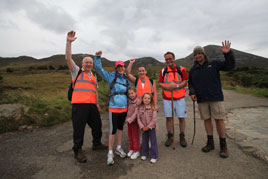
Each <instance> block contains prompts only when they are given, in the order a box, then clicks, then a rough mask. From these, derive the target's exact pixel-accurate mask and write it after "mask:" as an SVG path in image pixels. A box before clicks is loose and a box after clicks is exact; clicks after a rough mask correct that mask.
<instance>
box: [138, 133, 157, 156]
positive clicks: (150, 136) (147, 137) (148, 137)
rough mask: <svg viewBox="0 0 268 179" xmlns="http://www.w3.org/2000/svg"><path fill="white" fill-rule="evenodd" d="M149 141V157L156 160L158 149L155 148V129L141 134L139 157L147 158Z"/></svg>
mask: <svg viewBox="0 0 268 179" xmlns="http://www.w3.org/2000/svg"><path fill="white" fill-rule="evenodd" d="M149 141H150V142H151V157H152V158H153V159H157V158H158V148H157V141H156V133H155V129H151V130H148V131H143V132H142V148H141V156H148V155H149Z"/></svg>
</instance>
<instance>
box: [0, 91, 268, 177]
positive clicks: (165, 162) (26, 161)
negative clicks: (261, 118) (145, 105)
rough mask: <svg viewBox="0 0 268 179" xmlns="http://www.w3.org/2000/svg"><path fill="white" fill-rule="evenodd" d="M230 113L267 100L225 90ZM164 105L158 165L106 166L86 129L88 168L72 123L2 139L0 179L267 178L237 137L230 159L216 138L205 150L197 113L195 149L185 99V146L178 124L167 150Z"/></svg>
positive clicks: (119, 162)
mask: <svg viewBox="0 0 268 179" xmlns="http://www.w3.org/2000/svg"><path fill="white" fill-rule="evenodd" d="M224 93H225V100H226V103H225V106H226V108H227V110H228V111H230V110H232V109H237V108H246V107H258V106H266V107H267V106H268V100H265V99H259V98H255V97H252V96H249V95H244V94H238V93H235V92H233V91H224ZM161 105H162V101H160V103H159V106H160V111H159V114H158V124H159V129H160V130H159V131H158V132H157V137H158V138H157V140H158V147H159V161H158V162H157V163H156V164H151V163H150V162H149V160H147V161H141V160H140V159H137V160H130V159H121V158H119V157H117V156H116V157H115V164H114V165H113V166H107V165H106V154H107V151H93V150H91V142H90V141H91V134H90V133H91V130H90V129H89V128H88V127H87V129H86V134H85V142H84V147H83V149H84V150H85V154H86V156H87V158H88V162H87V163H86V164H80V163H77V162H76V161H75V160H74V158H73V153H72V150H71V147H72V126H71V122H66V123H64V124H61V125H57V126H53V127H51V128H42V129H37V130H35V131H33V132H14V133H7V134H3V135H0V144H1V145H0V178H2V179H4V178H10V179H11V178H12V179H13V178H65V179H66V178H110V179H113V178H135V179H136V178H154V179H156V178H243V179H244V178H254V179H255V178H267V176H268V165H267V163H265V162H264V161H262V160H260V159H257V158H255V157H253V156H252V155H247V154H245V153H244V152H243V151H242V150H241V149H240V148H239V146H238V145H237V143H236V140H235V139H228V141H227V142H228V148H229V152H230V157H229V158H227V159H222V158H220V157H219V154H218V153H219V143H218V140H217V135H216V131H214V134H215V139H216V140H215V147H216V148H215V150H214V151H212V152H210V153H207V154H205V153H203V152H201V147H202V146H203V145H204V144H205V142H206V135H205V130H204V126H203V122H202V121H200V120H199V115H198V112H197V124H196V125H197V133H196V137H195V142H194V145H191V144H190V143H191V140H192V135H193V110H192V109H193V108H192V102H191V101H189V98H188V97H187V105H188V119H187V122H186V124H187V128H186V139H187V142H188V146H187V148H182V147H180V146H179V144H178V120H176V122H175V125H176V126H175V127H176V129H177V130H176V132H177V135H176V149H175V150H172V148H167V147H165V146H164V142H165V140H166V130H165V120H164V117H163V111H162V109H163V108H162V107H161ZM102 116H103V142H104V143H107V138H108V131H109V129H108V127H109V126H108V120H107V115H102ZM123 143H124V145H123V147H124V149H126V150H127V146H128V142H127V128H126V127H125V129H124V142H123Z"/></svg>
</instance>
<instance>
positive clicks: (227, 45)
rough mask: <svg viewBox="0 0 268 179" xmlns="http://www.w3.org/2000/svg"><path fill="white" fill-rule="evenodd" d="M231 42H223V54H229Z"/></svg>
mask: <svg viewBox="0 0 268 179" xmlns="http://www.w3.org/2000/svg"><path fill="white" fill-rule="evenodd" d="M230 47H231V42H229V40H227V41H226V40H225V41H224V42H222V48H220V50H221V52H222V53H228V52H230V50H231V48H230Z"/></svg>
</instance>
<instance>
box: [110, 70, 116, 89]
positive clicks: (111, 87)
mask: <svg viewBox="0 0 268 179" xmlns="http://www.w3.org/2000/svg"><path fill="white" fill-rule="evenodd" d="M116 79H117V75H116V74H114V80H113V81H112V83H111V85H110V90H111V89H113V87H114V85H115V83H116Z"/></svg>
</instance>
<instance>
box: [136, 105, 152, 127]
mask: <svg viewBox="0 0 268 179" xmlns="http://www.w3.org/2000/svg"><path fill="white" fill-rule="evenodd" d="M156 116H157V110H152V108H151V107H147V108H146V107H145V105H141V106H139V107H138V113H137V119H138V124H139V127H140V129H142V128H143V127H149V128H150V129H153V128H157V123H156Z"/></svg>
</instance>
